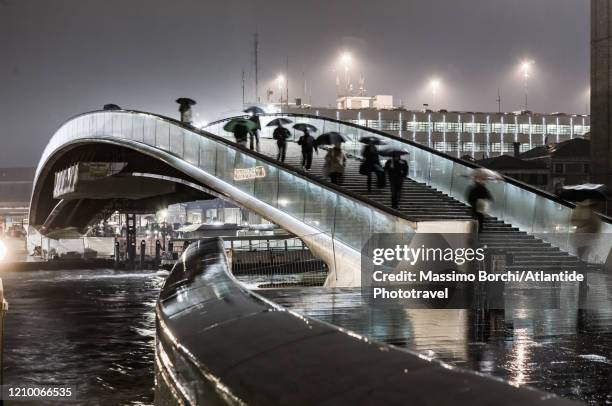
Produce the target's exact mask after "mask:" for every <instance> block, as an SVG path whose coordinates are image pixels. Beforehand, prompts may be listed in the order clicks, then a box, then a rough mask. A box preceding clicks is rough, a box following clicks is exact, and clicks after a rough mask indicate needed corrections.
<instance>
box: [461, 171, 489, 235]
mask: <svg viewBox="0 0 612 406" xmlns="http://www.w3.org/2000/svg"><path fill="white" fill-rule="evenodd" d="M484 181H485V179H484V178H482V177H480V176H479V175H478V174H477V175H476V176H475V177H474V183H473V184H472V186H470V188H469V189H468V193H467V201H468V204H469V205H470V207H471V208H472V214H473V215H474V217H475V218H476V220H478V232H479V233H480V232H482V224H483V222H484V216H485V213H486V207H485V206H486V201H487V200H489V201H491V200H493V197H492V196H491V193H490V192H489V189H487V187H486V186H485V185H484Z"/></svg>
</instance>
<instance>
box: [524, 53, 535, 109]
mask: <svg viewBox="0 0 612 406" xmlns="http://www.w3.org/2000/svg"><path fill="white" fill-rule="evenodd" d="M531 65H533V61H523V63H521V74H522V75H523V86H524V91H525V108H524V110H527V107H528V104H527V97H528V94H529V75H530V73H531Z"/></svg>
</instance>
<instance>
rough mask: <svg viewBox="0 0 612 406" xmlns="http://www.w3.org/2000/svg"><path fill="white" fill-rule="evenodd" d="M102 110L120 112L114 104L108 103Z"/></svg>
mask: <svg viewBox="0 0 612 406" xmlns="http://www.w3.org/2000/svg"><path fill="white" fill-rule="evenodd" d="M104 110H121V107H119V106H117V105H116V104H113V103H109V104H105V105H104Z"/></svg>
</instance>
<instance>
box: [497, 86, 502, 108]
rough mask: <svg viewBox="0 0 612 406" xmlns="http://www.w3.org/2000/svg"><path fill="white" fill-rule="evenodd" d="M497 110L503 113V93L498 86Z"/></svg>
mask: <svg viewBox="0 0 612 406" xmlns="http://www.w3.org/2000/svg"><path fill="white" fill-rule="evenodd" d="M496 101H497V111H498V112H499V113H501V93H500V91H499V87H498V88H497V100H496Z"/></svg>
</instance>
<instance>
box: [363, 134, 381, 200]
mask: <svg viewBox="0 0 612 406" xmlns="http://www.w3.org/2000/svg"><path fill="white" fill-rule="evenodd" d="M361 156H362V157H363V162H362V163H361V165H360V166H359V173H361V174H362V175H365V176H367V178H368V182H367V184H368V193H369V192H371V191H372V173H374V174H375V175H376V179H377V181H376V185H377V187H378V188H382V187H385V171H384V170H383V167H382V166H381V164H380V154H379V153H378V148H377V147H376V144H373V143H372V144H366V145H365V146H364V147H363V150H362V151H361Z"/></svg>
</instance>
